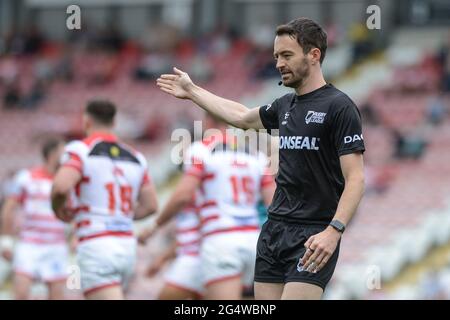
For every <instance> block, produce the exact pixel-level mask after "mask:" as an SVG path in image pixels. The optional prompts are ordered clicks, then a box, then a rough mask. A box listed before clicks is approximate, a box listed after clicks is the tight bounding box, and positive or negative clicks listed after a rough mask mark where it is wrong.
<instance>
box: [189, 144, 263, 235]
mask: <svg viewBox="0 0 450 320" xmlns="http://www.w3.org/2000/svg"><path fill="white" fill-rule="evenodd" d="M191 153H192V159H193V161H195V162H197V163H200V164H199V165H196V164H195V163H194V164H193V166H192V169H191V170H192V171H191V173H194V172H197V173H198V172H200V171H201V179H202V188H201V191H202V199H203V200H204V202H203V203H202V204H201V205H200V216H201V224H202V233H203V235H209V234H212V233H218V232H225V231H246V230H258V229H259V223H258V212H257V203H258V201H259V199H260V197H261V189H262V185H263V183H264V178H263V177H264V172H265V167H266V159H265V158H264V157H262V156H261V155H259V154H250V153H249V152H247V151H245V150H236V149H234V148H233V146H232V145H231V144H230V143H226V142H225V141H221V140H218V141H215V142H212V143H205V142H197V143H195V144H194V145H193V146H192V148H191ZM188 173H189V169H188Z"/></svg>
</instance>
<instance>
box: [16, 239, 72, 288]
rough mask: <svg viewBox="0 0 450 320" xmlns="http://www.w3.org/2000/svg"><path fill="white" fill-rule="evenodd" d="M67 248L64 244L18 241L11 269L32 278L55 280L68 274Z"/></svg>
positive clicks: (44, 280)
mask: <svg viewBox="0 0 450 320" xmlns="http://www.w3.org/2000/svg"><path fill="white" fill-rule="evenodd" d="M68 259H69V250H68V248H67V246H66V244H64V243H63V244H35V243H28V242H19V243H18V244H17V246H16V248H15V250H14V260H13V269H14V272H15V273H17V274H22V275H25V276H27V277H29V278H32V279H33V280H37V281H43V282H56V281H63V280H66V278H67V276H68V269H67V267H68Z"/></svg>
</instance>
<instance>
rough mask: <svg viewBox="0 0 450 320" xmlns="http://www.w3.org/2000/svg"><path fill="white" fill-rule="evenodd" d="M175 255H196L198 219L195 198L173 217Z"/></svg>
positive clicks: (198, 231)
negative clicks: (175, 243)
mask: <svg viewBox="0 0 450 320" xmlns="http://www.w3.org/2000/svg"><path fill="white" fill-rule="evenodd" d="M175 222H176V223H175V232H176V242H177V255H191V256H197V255H198V254H199V249H200V241H201V234H200V220H199V216H198V210H197V207H196V204H195V200H194V201H193V202H192V203H191V204H190V205H188V206H187V207H186V208H184V209H183V210H182V211H181V212H180V213H179V214H177V216H176V217H175Z"/></svg>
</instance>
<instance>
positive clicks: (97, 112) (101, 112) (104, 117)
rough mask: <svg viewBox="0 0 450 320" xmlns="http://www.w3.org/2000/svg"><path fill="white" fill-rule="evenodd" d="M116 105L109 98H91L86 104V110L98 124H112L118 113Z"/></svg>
mask: <svg viewBox="0 0 450 320" xmlns="http://www.w3.org/2000/svg"><path fill="white" fill-rule="evenodd" d="M116 111H117V110H116V106H115V105H114V104H113V103H112V102H111V101H109V100H102V99H96V100H91V101H89V102H88V103H87V105H86V110H85V112H86V113H87V114H88V115H89V116H90V117H91V118H92V119H93V120H94V121H95V122H97V123H98V124H102V125H106V126H111V125H112V124H113V123H114V117H115V115H116Z"/></svg>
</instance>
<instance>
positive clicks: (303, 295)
mask: <svg viewBox="0 0 450 320" xmlns="http://www.w3.org/2000/svg"><path fill="white" fill-rule="evenodd" d="M322 294H323V289H322V288H321V287H320V286H318V285H315V284H310V283H305V282H288V283H286V284H285V285H284V290H283V294H282V296H281V299H282V300H320V298H322Z"/></svg>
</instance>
